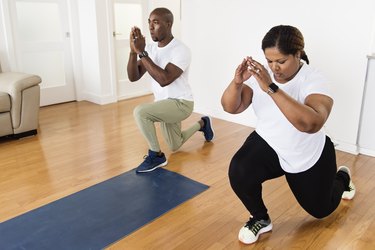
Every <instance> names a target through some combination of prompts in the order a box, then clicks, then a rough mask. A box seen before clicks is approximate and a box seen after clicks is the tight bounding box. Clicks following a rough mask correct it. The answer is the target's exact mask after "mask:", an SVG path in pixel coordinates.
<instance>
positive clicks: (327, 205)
mask: <svg viewBox="0 0 375 250" xmlns="http://www.w3.org/2000/svg"><path fill="white" fill-rule="evenodd" d="M336 171H337V166H336V155H335V149H334V146H333V143H332V142H331V140H330V138H329V137H328V136H327V137H326V143H325V146H324V149H323V152H322V155H321V156H320V158H319V160H318V161H317V163H316V164H315V165H314V166H313V167H311V168H310V169H308V170H306V171H304V172H301V173H295V174H291V173H287V172H285V171H284V170H283V169H282V168H281V166H280V163H279V159H278V156H277V154H276V152H275V151H274V150H273V149H272V148H271V147H270V146H269V145H268V143H267V142H266V141H265V140H264V139H263V138H262V137H260V136H259V135H258V134H257V133H256V132H255V131H254V132H252V133H251V134H250V136H249V137H248V138H247V139H246V141H245V143H244V144H243V146H242V147H241V148H240V149H239V150H238V151H237V153H236V154H235V155H234V156H233V158H232V161H231V163H230V166H229V180H230V184H231V186H232V188H233V190H234V192H235V193H236V195H237V196H238V197H239V198H240V200H241V201H242V203H243V204H244V205H245V207H246V208H247V210H248V211H249V212H250V214H251V215H252V216H253V217H255V218H267V217H268V214H267V208H266V206H265V205H264V203H263V199H262V183H263V182H264V181H266V180H270V179H273V178H277V177H280V176H282V175H285V177H286V180H287V182H288V184H289V187H290V189H291V190H292V192H293V194H294V196H295V197H296V199H297V201H298V203H299V204H300V205H301V206H302V207H303V209H305V211H306V212H308V213H309V214H311V215H312V216H314V217H316V218H323V217H325V216H328V215H329V214H331V213H332V212H333V211H334V210H335V209H336V208H337V206H338V205H339V203H340V201H341V196H342V193H343V192H344V191H345V187H346V186H347V185H348V182H349V179H348V176H345V175H343V174H342V173H341V171H340V172H339V174H336Z"/></svg>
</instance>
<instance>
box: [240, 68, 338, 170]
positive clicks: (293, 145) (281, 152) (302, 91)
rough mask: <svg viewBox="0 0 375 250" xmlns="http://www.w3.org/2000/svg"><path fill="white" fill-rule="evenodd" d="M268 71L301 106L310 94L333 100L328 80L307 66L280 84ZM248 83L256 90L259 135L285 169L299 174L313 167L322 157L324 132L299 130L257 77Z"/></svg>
mask: <svg viewBox="0 0 375 250" xmlns="http://www.w3.org/2000/svg"><path fill="white" fill-rule="evenodd" d="M266 68H267V70H268V72H269V73H270V75H271V78H272V81H273V82H274V83H275V84H276V85H277V86H279V88H280V89H282V90H283V91H284V92H286V93H287V94H288V95H290V96H291V97H292V98H294V99H295V100H297V101H298V102H300V103H304V102H305V99H306V97H307V96H308V95H311V94H323V95H326V96H329V97H331V91H330V89H329V84H328V81H327V79H326V78H325V77H324V76H323V75H322V74H321V73H320V72H318V71H317V70H316V69H314V68H312V67H311V66H309V65H306V64H304V65H303V66H302V68H301V69H300V70H299V72H298V73H297V75H296V76H295V77H294V78H293V79H292V80H290V81H289V82H287V83H284V84H279V83H277V82H276V81H275V79H274V77H273V73H272V71H271V70H270V69H269V67H268V66H266ZM246 84H248V85H249V86H250V87H251V88H252V90H253V100H252V106H253V109H254V112H255V114H256V116H257V118H258V120H257V125H256V132H257V133H258V134H259V135H260V136H261V137H262V138H263V139H264V140H265V141H266V142H267V143H268V144H269V145H270V146H271V147H272V148H273V149H274V150H275V151H276V153H277V155H278V157H279V160H280V165H281V167H282V168H283V170H284V171H286V172H289V173H299V172H303V171H305V170H307V169H309V168H310V167H312V166H313V165H314V164H315V163H316V162H317V161H318V159H319V158H320V155H321V154H322V151H323V148H324V144H325V140H326V139H325V133H324V132H323V131H322V130H320V131H318V132H316V133H314V134H309V133H305V132H301V131H299V130H297V129H296V128H295V127H294V126H293V125H292V124H291V123H290V122H289V121H288V120H287V119H286V117H285V116H284V114H283V113H282V112H281V111H280V109H279V108H278V107H277V106H276V104H275V102H274V101H273V100H272V98H271V96H270V95H268V94H267V93H265V92H264V91H263V90H262V89H261V88H260V87H259V84H258V82H257V81H256V80H255V78H254V77H251V78H250V79H249V80H248V81H247V82H246ZM331 98H332V97H331Z"/></svg>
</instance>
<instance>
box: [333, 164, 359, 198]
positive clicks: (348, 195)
mask: <svg viewBox="0 0 375 250" xmlns="http://www.w3.org/2000/svg"><path fill="white" fill-rule="evenodd" d="M339 171H342V172H345V173H347V174H348V175H349V179H350V180H349V186H348V187H347V188H346V190H345V191H344V193H343V194H342V196H341V198H342V199H344V200H351V199H353V197H354V195H355V186H354V183H353V181H352V176H351V174H350V169H349V168H348V167H347V166H341V167H339V169H338V171H337V172H339Z"/></svg>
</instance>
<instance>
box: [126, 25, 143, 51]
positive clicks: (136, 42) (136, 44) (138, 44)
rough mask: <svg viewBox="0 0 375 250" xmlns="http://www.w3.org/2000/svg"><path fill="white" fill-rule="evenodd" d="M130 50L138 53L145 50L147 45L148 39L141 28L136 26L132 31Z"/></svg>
mask: <svg viewBox="0 0 375 250" xmlns="http://www.w3.org/2000/svg"><path fill="white" fill-rule="evenodd" d="M129 40H130V51H131V52H135V53H137V54H139V53H141V52H143V51H144V50H145V47H146V39H145V37H144V36H143V35H142V32H141V29H140V28H138V27H136V26H134V27H132V29H131V31H130V38H129Z"/></svg>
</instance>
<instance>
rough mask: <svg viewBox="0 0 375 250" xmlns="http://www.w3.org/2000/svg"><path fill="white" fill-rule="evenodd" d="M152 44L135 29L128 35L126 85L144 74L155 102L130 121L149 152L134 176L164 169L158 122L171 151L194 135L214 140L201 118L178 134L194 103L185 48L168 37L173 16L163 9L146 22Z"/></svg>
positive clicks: (209, 126)
mask: <svg viewBox="0 0 375 250" xmlns="http://www.w3.org/2000/svg"><path fill="white" fill-rule="evenodd" d="M148 23H149V30H150V35H151V38H152V40H153V41H154V42H153V43H149V44H147V45H146V41H145V37H144V36H143V35H142V33H141V30H140V29H139V28H138V27H133V28H132V29H131V32H130V56H129V61H128V66H127V71H128V77H129V80H130V81H132V82H133V81H137V80H139V79H140V78H141V77H142V76H143V75H144V74H145V73H146V72H148V73H149V75H150V76H151V78H152V79H151V86H152V91H153V93H154V97H155V101H154V102H153V103H145V104H141V105H139V106H137V107H136V108H135V110H134V117H135V120H136V122H137V125H138V127H139V129H140V130H141V132H142V134H143V136H144V137H145V138H146V140H147V142H148V145H149V150H148V155H147V156H145V160H144V161H143V162H142V163H141V164H140V165H139V166H138V168H137V170H136V171H137V172H138V173H143V172H150V171H153V170H155V169H156V168H158V167H162V166H165V165H167V159H166V157H165V155H164V153H163V152H162V151H161V149H160V145H159V142H158V138H157V135H156V130H155V124H154V123H155V122H159V123H160V125H161V129H162V132H163V136H164V138H165V140H166V142H167V144H168V146H169V148H170V149H171V150H172V151H176V150H178V149H179V148H180V147H181V146H182V145H183V144H184V143H185V142H186V141H187V140H188V139H189V138H190V137H191V136H192V135H193V134H195V133H196V132H197V131H201V132H203V135H204V137H205V140H206V141H211V140H212V139H213V138H214V131H213V129H212V124H211V119H210V117H208V116H203V117H202V118H201V119H200V120H199V121H197V122H196V123H195V124H193V125H192V126H191V127H190V128H188V129H187V130H184V131H181V121H183V120H185V119H186V118H188V117H189V116H190V115H191V114H192V112H193V107H194V100H193V94H192V91H191V88H190V86H189V82H188V76H189V66H190V61H191V54H190V50H189V48H188V47H186V46H185V45H184V44H183V43H182V42H181V41H179V40H177V39H176V38H174V37H173V35H172V24H173V14H172V13H171V11H169V10H168V9H166V8H156V9H155V10H153V11H152V12H151V14H150V16H149V19H148Z"/></svg>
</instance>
